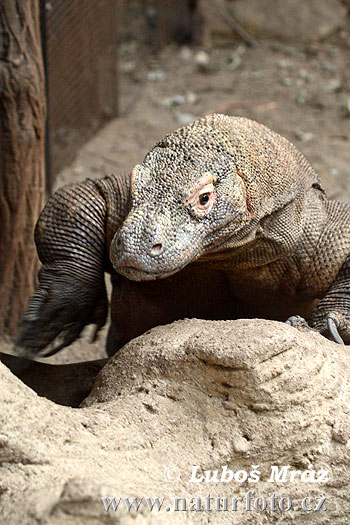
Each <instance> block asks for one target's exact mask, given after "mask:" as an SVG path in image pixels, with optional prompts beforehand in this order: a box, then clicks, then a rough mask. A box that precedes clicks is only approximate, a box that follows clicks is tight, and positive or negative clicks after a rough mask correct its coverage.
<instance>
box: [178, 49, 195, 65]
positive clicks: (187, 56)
mask: <svg viewBox="0 0 350 525" xmlns="http://www.w3.org/2000/svg"><path fill="white" fill-rule="evenodd" d="M180 57H181V58H182V60H185V61H186V62H188V61H189V60H191V58H192V51H191V50H190V49H189V48H188V47H182V48H181V50H180Z"/></svg>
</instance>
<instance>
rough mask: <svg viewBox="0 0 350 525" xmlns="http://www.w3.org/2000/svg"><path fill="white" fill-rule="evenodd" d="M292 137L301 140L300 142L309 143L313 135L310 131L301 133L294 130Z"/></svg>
mask: <svg viewBox="0 0 350 525" xmlns="http://www.w3.org/2000/svg"><path fill="white" fill-rule="evenodd" d="M294 135H295V136H296V138H297V139H299V140H301V142H309V141H310V140H312V139H313V138H314V137H315V135H314V134H313V133H311V131H302V130H296V131H295V132H294Z"/></svg>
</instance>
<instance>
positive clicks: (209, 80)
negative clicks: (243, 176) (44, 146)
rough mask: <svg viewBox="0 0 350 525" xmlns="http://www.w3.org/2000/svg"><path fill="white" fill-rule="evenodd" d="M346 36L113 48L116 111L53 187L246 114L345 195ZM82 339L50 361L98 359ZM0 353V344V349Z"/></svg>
mask: <svg viewBox="0 0 350 525" xmlns="http://www.w3.org/2000/svg"><path fill="white" fill-rule="evenodd" d="M349 57H350V33H349V32H348V31H344V30H343V31H342V32H341V33H340V34H338V35H336V36H334V37H332V38H331V39H329V40H328V41H326V42H322V43H314V44H310V45H308V46H305V45H303V46H294V47H290V46H285V45H282V44H280V43H277V42H264V43H260V44H259V46H258V47H257V48H254V49H250V48H246V47H245V46H244V45H242V44H239V43H237V42H236V43H232V44H229V45H225V46H224V47H215V48H210V49H203V48H187V47H182V48H181V47H180V48H179V47H175V46H174V47H169V48H167V49H165V50H164V51H163V52H162V53H161V54H160V55H159V56H158V57H156V58H155V57H154V56H152V54H148V53H147V52H146V51H145V50H144V49H138V46H137V44H136V43H135V42H131V43H128V44H124V45H123V46H121V51H120V56H119V68H120V86H119V89H120V116H119V118H118V119H116V120H113V121H111V122H110V123H109V124H108V125H107V126H106V127H105V128H104V129H102V130H101V131H100V132H99V133H98V134H96V135H95V136H94V138H93V139H92V140H91V141H89V142H88V143H87V144H86V145H85V146H84V147H83V148H82V149H81V150H80V151H79V153H78V155H77V158H76V160H75V162H74V163H73V164H72V165H71V166H69V167H68V168H67V169H65V170H64V171H62V172H61V173H60V174H59V175H58V176H57V180H56V188H57V187H59V186H61V185H63V184H66V183H69V182H72V181H78V180H82V179H84V178H86V177H100V176H103V175H105V174H109V173H118V172H129V171H130V170H131V168H132V167H133V166H134V165H135V164H136V163H139V162H141V161H142V160H143V157H144V155H145V153H146V152H147V151H148V149H149V148H150V147H151V146H152V145H153V144H154V143H155V142H156V141H157V140H159V139H161V138H162V137H163V136H164V135H165V134H166V133H167V132H169V131H171V130H173V129H175V128H177V127H180V126H182V125H184V124H187V123H188V122H190V121H192V120H194V119H195V118H197V117H200V116H203V115H206V114H208V113H212V112H221V113H226V114H230V115H242V116H246V117H249V118H252V119H255V120H258V121H259V122H262V123H263V124H266V125H267V126H269V127H271V128H272V129H274V130H275V131H277V132H279V133H281V134H282V135H284V136H286V137H287V138H288V139H289V140H291V141H292V142H293V143H294V144H295V145H296V146H297V147H298V148H299V149H300V150H301V151H302V152H303V153H304V154H305V156H306V157H307V159H308V160H309V161H310V162H311V164H312V165H313V167H314V168H315V170H316V171H317V172H318V173H319V175H320V177H321V180H322V182H323V184H324V186H325V188H326V191H327V193H328V195H329V196H330V197H332V198H337V199H340V200H348V199H350V147H349V146H350V142H349V141H350V68H349V62H350V60H349ZM104 336H105V335H104V334H102V336H101V337H100V340H99V342H98V343H96V344H93V345H88V344H86V342H87V340H86V337H84V338H83V339H82V340H80V341H78V342H76V343H75V344H74V345H72V346H71V347H70V348H67V349H65V350H63V351H62V352H61V353H60V354H59V355H58V356H55V357H53V358H50V360H47V361H48V362H68V361H75V360H87V359H97V358H100V357H103V356H104V355H105V354H104ZM4 351H6V350H4Z"/></svg>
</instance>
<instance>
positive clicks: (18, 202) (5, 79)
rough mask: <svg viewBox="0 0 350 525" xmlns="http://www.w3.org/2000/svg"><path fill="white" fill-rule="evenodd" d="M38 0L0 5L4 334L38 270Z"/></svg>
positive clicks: (41, 107)
mask: <svg viewBox="0 0 350 525" xmlns="http://www.w3.org/2000/svg"><path fill="white" fill-rule="evenodd" d="M39 22H40V21H39V1H38V0H23V1H20V2H18V1H14V0H1V2H0V168H1V170H0V332H7V333H10V334H15V332H16V329H17V327H18V324H19V322H20V320H21V317H22V315H23V313H24V310H25V307H26V304H27V301H28V299H29V297H30V295H31V294H32V292H33V290H34V287H35V282H36V275H37V271H38V267H39V262H38V258H37V255H36V250H35V246H34V241H33V230H34V225H35V222H36V220H37V218H38V215H39V212H40V210H41V208H42V207H43V204H44V198H45V175H44V130H45V109H46V104H45V79H44V72H43V60H42V50H41V40H40V23H39Z"/></svg>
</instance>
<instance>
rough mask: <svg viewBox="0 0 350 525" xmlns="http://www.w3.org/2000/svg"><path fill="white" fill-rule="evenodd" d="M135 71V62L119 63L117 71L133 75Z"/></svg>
mask: <svg viewBox="0 0 350 525" xmlns="http://www.w3.org/2000/svg"><path fill="white" fill-rule="evenodd" d="M135 69H136V63H135V62H121V63H120V65H119V71H121V72H122V73H133V72H134V71H135Z"/></svg>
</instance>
